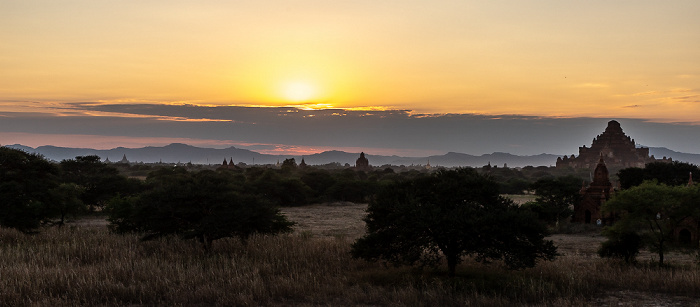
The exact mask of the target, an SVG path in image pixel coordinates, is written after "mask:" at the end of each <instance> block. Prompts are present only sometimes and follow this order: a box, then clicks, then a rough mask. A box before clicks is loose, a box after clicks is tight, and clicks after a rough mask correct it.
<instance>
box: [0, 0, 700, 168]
mask: <svg viewBox="0 0 700 307" xmlns="http://www.w3.org/2000/svg"><path fill="white" fill-rule="evenodd" d="M698 15H700V2H699V1H696V0H692V1H672V2H661V1H554V0H552V1H498V0H496V1H447V0H437V1H415V0H403V1H391V0H390V1H365V0H356V1H327V0H326V1H311V0H299V1H289V0H286V1H264V0H260V1H178V0H171V1H164V0H151V1H106V0H65V1H52V0H22V1H20V0H16V1H10V0H0V42H2V43H1V44H0V144H14V143H19V144H23V145H28V146H40V145H56V146H71V147H93V148H113V147H117V146H125V147H142V146H148V145H163V144H167V143H170V142H182V143H187V144H192V145H197V146H202V147H222V146H237V147H242V148H249V149H254V150H258V151H261V152H267V153H272V152H277V153H284V152H289V153H304V152H314V151H316V152H317V151H323V150H330V149H339V150H350V151H361V150H364V151H373V152H377V153H380V152H381V153H382V154H400V155H422V154H426V153H429V154H439V153H445V152H448V151H457V152H464V153H470V154H483V153H490V152H493V151H502V152H511V153H516V154H537V153H543V152H547V153H556V154H571V153H577V151H578V146H583V145H590V142H591V140H592V138H593V137H595V135H597V134H600V133H601V132H602V131H603V130H604V128H605V126H606V123H607V121H609V120H611V119H616V120H618V121H620V122H621V124H622V128H623V129H624V130H625V132H626V133H627V134H628V135H630V136H631V137H633V138H635V139H636V140H637V142H638V143H640V144H642V145H645V146H655V147H667V148H670V149H673V150H678V151H684V152H691V153H700V144H699V143H700V142H699V140H700V137H699V135H700V116H699V115H700V18H698V17H697V16H698Z"/></svg>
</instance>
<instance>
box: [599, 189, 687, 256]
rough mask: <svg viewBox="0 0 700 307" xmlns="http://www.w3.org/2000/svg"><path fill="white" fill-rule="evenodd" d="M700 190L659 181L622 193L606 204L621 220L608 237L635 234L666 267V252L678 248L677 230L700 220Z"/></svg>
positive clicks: (607, 211) (606, 208)
mask: <svg viewBox="0 0 700 307" xmlns="http://www.w3.org/2000/svg"><path fill="white" fill-rule="evenodd" d="M699 203H700V190H699V189H698V187H697V186H694V187H687V186H668V185H665V184H660V183H658V182H656V181H645V182H643V183H642V184H640V185H638V186H635V187H632V188H629V189H627V190H622V191H620V192H618V193H617V194H616V195H615V196H614V197H613V198H612V199H610V200H609V201H607V202H606V203H605V204H604V205H603V211H604V212H606V213H611V212H614V213H618V214H620V215H621V218H620V220H619V221H617V222H616V223H615V224H614V225H613V226H611V227H610V228H609V229H608V230H607V231H606V233H605V234H606V235H607V236H608V238H609V239H610V240H615V239H616V237H615V236H616V234H626V233H635V234H637V235H638V236H639V237H641V238H642V242H643V243H644V244H645V245H647V246H649V247H650V249H651V250H652V251H654V252H657V253H658V255H659V265H660V266H663V265H664V253H665V252H666V251H668V250H669V249H672V248H674V247H676V246H675V245H674V243H675V242H673V241H674V240H673V232H674V230H675V229H676V228H677V227H679V226H681V225H682V223H684V221H687V219H690V218H700V208H699V206H698V204H699Z"/></svg>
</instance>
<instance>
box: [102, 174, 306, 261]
mask: <svg viewBox="0 0 700 307" xmlns="http://www.w3.org/2000/svg"><path fill="white" fill-rule="evenodd" d="M147 183H148V185H149V189H148V190H147V191H145V192H143V193H142V194H140V195H139V196H138V197H135V198H132V199H123V198H122V199H115V200H114V201H113V202H112V203H111V204H110V207H109V213H110V217H109V220H110V222H111V225H110V229H112V230H113V231H116V232H122V231H138V232H143V233H144V236H143V237H142V239H144V240H149V239H154V238H157V237H161V236H165V235H171V234H174V235H178V236H180V237H181V238H183V239H197V240H199V241H200V242H201V243H202V245H203V247H204V249H205V250H210V249H211V246H212V242H213V241H214V240H218V239H221V238H227V237H238V238H240V239H242V240H244V241H245V240H246V239H247V238H248V237H249V236H250V235H252V234H254V233H264V234H276V233H280V232H286V231H290V230H291V226H292V225H293V223H292V222H289V221H287V220H286V219H285V217H284V216H283V215H281V214H280V212H279V210H278V209H277V208H276V207H273V206H272V205H270V204H269V203H267V202H265V201H264V200H263V199H261V198H260V197H258V196H256V195H252V194H247V193H244V191H245V188H244V187H243V184H242V182H241V181H240V177H238V176H236V175H235V174H233V173H231V172H227V171H200V172H197V173H190V172H187V171H186V170H183V169H174V170H171V169H162V170H159V171H156V172H154V173H152V174H151V175H149V177H148V179H147Z"/></svg>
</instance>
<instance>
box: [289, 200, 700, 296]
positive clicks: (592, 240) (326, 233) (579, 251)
mask: <svg viewBox="0 0 700 307" xmlns="http://www.w3.org/2000/svg"><path fill="white" fill-rule="evenodd" d="M528 200H530V199H529V198H528V199H518V200H516V201H523V202H524V201H528ZM366 209H367V205H364V204H353V203H327V204H319V205H312V206H304V207H292V208H283V209H282V212H283V213H284V215H285V216H287V218H289V219H290V220H292V221H295V222H296V223H297V225H296V226H294V229H295V232H299V233H306V234H308V235H311V236H313V237H320V238H331V237H335V238H337V237H346V238H350V239H355V238H358V237H361V236H362V235H363V234H364V232H365V229H364V222H363V221H362V219H363V218H364V217H365V215H366V212H365V210H366ZM548 239H550V240H553V241H554V244H555V245H557V247H558V250H559V253H561V254H565V255H576V256H579V257H584V258H590V257H598V255H597V253H596V252H597V250H598V247H599V246H600V244H601V243H602V242H603V241H605V237H603V236H602V235H600V233H599V231H596V230H588V231H585V232H583V233H580V234H555V235H551V236H549V237H548ZM654 257H655V254H653V253H649V252H648V251H642V252H641V254H640V256H639V259H640V261H643V260H645V259H646V260H653V259H655V258H654ZM666 257H667V259H668V261H669V263H676V264H688V265H692V264H693V262H694V259H693V257H691V256H690V255H686V254H680V253H669V254H668V255H667V256H666ZM590 303H591V305H594V306H700V302H698V301H697V299H696V298H691V297H685V296H677V295H671V294H665V293H649V292H640V291H629V290H616V289H610V290H609V291H606V292H605V293H602V294H600V295H599V296H597V297H594V298H592V299H591V301H590Z"/></svg>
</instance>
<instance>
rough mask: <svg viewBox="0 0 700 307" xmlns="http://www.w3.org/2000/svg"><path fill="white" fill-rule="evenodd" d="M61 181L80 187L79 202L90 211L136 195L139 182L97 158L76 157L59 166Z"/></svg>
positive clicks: (93, 156)
mask: <svg viewBox="0 0 700 307" xmlns="http://www.w3.org/2000/svg"><path fill="white" fill-rule="evenodd" d="M59 165H60V168H61V177H62V180H63V181H64V182H66V183H73V184H76V185H77V186H79V187H80V189H81V193H80V200H81V201H82V202H83V203H84V204H85V205H86V206H88V207H89V208H90V209H91V210H95V209H100V208H102V207H104V206H105V205H106V203H107V201H108V200H110V199H111V198H113V197H114V196H116V195H117V194H120V195H128V194H133V193H136V192H137V190H138V186H139V182H138V181H137V180H135V179H134V180H129V179H127V178H126V177H125V176H122V175H120V174H119V171H118V170H117V169H116V168H114V167H113V166H111V165H109V164H106V163H103V162H101V161H100V157H99V156H95V155H92V156H78V157H75V159H67V160H63V161H61V163H60V164H59Z"/></svg>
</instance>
